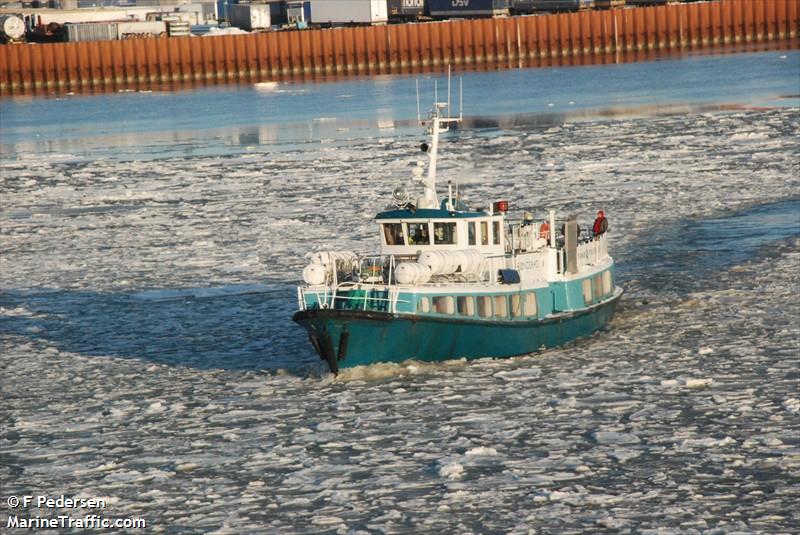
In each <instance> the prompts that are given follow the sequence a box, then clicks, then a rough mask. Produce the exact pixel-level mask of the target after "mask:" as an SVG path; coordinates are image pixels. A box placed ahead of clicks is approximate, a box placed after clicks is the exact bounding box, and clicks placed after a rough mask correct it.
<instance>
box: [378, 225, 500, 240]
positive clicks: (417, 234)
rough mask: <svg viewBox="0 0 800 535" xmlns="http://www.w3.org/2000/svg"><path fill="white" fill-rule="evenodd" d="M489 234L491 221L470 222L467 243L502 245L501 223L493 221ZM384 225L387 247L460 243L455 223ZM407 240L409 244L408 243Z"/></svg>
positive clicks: (384, 237)
mask: <svg viewBox="0 0 800 535" xmlns="http://www.w3.org/2000/svg"><path fill="white" fill-rule="evenodd" d="M491 223H492V231H491V233H490V232H489V221H470V222H468V223H467V242H468V244H469V245H478V240H480V244H481V245H489V240H490V235H491V242H492V244H494V245H500V237H501V236H500V234H501V230H500V222H499V221H492V222H491ZM432 227H433V235H431V225H429V224H428V223H383V239H384V241H385V242H386V245H406V244H407V245H454V244H457V243H458V235H457V233H456V224H455V223H444V222H438V223H437V222H434V223H432ZM406 240H407V241H408V243H406ZM431 241H432V243H431Z"/></svg>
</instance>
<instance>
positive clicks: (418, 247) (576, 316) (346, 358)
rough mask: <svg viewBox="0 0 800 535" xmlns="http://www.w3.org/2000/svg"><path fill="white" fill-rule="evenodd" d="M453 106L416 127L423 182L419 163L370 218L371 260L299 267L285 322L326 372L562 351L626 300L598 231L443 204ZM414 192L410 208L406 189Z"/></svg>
mask: <svg viewBox="0 0 800 535" xmlns="http://www.w3.org/2000/svg"><path fill="white" fill-rule="evenodd" d="M448 93H449V90H448ZM437 100H438V99H437ZM449 100H450V99H449V96H448V102H446V103H443V102H435V103H434V105H433V108H432V109H431V112H430V115H429V117H428V118H427V119H426V120H424V121H420V123H421V124H422V125H423V126H425V128H426V131H427V134H428V135H429V136H430V141H429V142H424V143H422V145H421V147H420V148H421V150H422V152H424V153H425V154H426V155H427V157H428V162H427V173H426V172H425V162H424V160H423V161H418V162H417V165H416V167H414V168H413V169H414V172H413V177H412V179H411V181H410V183H409V184H403V185H400V186H398V187H397V188H395V189H394V191H392V193H391V203H390V205H389V206H388V207H387V208H386V209H384V210H383V211H381V212H379V213H378V214H377V215H376V216H375V222H376V224H377V229H376V230H377V231H378V233H379V239H380V248H379V250H378V252H377V253H373V254H356V253H354V252H352V251H318V252H315V253H313V254H311V255H310V256H311V262H310V264H309V265H307V266H306V267H305V268H304V269H303V281H304V284H302V285H300V286H298V288H297V300H298V309H299V310H298V311H297V312H296V313H295V314H294V316H293V318H292V319H293V320H294V321H295V322H296V323H298V324H299V325H301V326H302V327H303V328H305V330H306V331H307V332H308V337H309V340H310V342H311V345H312V346H313V347H314V349H315V350H316V352H317V354H318V355H319V357H320V358H321V359H322V360H323V361H325V362H326V363H327V364H328V367H329V368H330V370H331V372H333V373H334V374H337V373H338V372H339V370H341V369H343V368H352V367H355V366H361V365H370V364H373V363H379V362H383V363H401V362H403V361H406V360H409V359H415V360H418V361H427V362H435V361H443V360H447V359H477V358H487V357H488V358H499V357H511V356H517V355H525V354H529V353H533V352H537V351H540V350H543V349H547V348H552V347H556V346H561V345H564V344H567V343H569V342H572V341H574V340H576V339H578V338H582V337H587V336H589V335H591V334H593V333H595V332H597V331H599V330H602V329H604V328H605V327H606V326H607V324H608V322H609V320H610V319H611V317H612V316H613V314H614V309H615V307H616V305H617V303H618V302H619V300H620V296H621V295H622V293H623V290H622V288H620V287H618V286H617V285H616V277H615V268H614V260H613V259H612V257H611V256H610V255H609V253H608V232H605V231H604V230H605V229H603V231H600V232H597V233H595V232H583V233H581V230H580V227H579V226H578V223H577V217H576V216H575V215H571V216H569V217H566V218H563V219H557V218H556V213H555V211H553V210H550V211H549V212H548V214H547V216H546V217H543V218H542V219H540V220H536V219H534V218H533V217H532V214H531V213H530V212H524V213H523V217H522V218H521V219H518V220H516V221H515V218H513V217H511V216H510V215H509V203H508V201H506V200H502V199H498V200H495V201H494V202H490V203H487V204H486V205H485V208H484V207H482V208H479V209H476V208H474V207H469V206H468V205H467V203H465V202H464V200H462V198H461V194H460V192H459V191H458V184H457V181H455V182H454V181H453V180H449V181H448V183H447V191H446V193H442V195H441V198H440V193H439V191H437V177H436V165H437V157H438V151H439V139H440V136H441V135H442V134H444V133H446V132H448V131H450V130H451V129H452V128H453V127H454V126H455V125H457V123H459V122H460V121H461V120H462V116H461V113H459V116H458V117H450V116H449V115H450V114H449V111H450V109H449V108H450V105H449ZM416 182H419V183H421V186H422V192H421V195H419V196H418V197H416V198H415V199H414V198H412V197H411V195H410V194H409V193H408V187H407V186H409V185H413V184H414V183H416ZM557 225H558V226H557Z"/></svg>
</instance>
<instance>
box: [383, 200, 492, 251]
mask: <svg viewBox="0 0 800 535" xmlns="http://www.w3.org/2000/svg"><path fill="white" fill-rule="evenodd" d="M375 219H376V220H377V221H378V224H379V225H380V234H381V254H385V255H396V256H414V255H417V254H419V253H420V252H424V251H433V250H458V249H467V248H469V249H474V250H477V251H479V252H481V253H484V254H487V255H495V254H503V252H504V251H505V247H506V232H505V226H504V225H505V218H504V216H503V214H502V213H497V214H489V213H486V212H450V211H447V210H435V209H417V210H409V209H403V210H390V211H387V212H381V213H379V214H378V215H377V216H376V218H375Z"/></svg>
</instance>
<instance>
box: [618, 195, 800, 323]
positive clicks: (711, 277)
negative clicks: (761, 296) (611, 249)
mask: <svg viewBox="0 0 800 535" xmlns="http://www.w3.org/2000/svg"><path fill="white" fill-rule="evenodd" d="M797 237H800V198H798V199H788V200H785V201H779V202H774V203H769V204H763V205H758V206H754V207H750V208H747V209H744V210H741V211H738V212H734V213H732V214H729V215H726V216H723V217H716V218H708V219H685V220H681V221H676V222H673V223H671V224H669V225H665V226H663V227H660V228H656V229H653V231H652V232H651V233H648V234H647V235H645V236H643V237H641V238H640V239H637V240H634V241H633V242H631V243H630V244H629V245H628V247H627V250H625V251H622V254H620V257H621V259H622V260H621V261H620V262H619V268H618V269H619V277H620V280H621V284H622V285H623V286H624V287H625V288H626V290H627V291H628V295H629V296H630V295H636V294H637V293H638V292H637V290H644V291H645V292H647V293H653V292H657V293H658V294H659V295H661V296H669V295H670V294H673V295H681V296H683V295H686V294H688V293H692V292H698V291H703V290H715V289H718V288H719V286H720V284H726V283H725V282H724V281H723V279H721V278H720V277H719V274H720V273H721V272H724V271H727V270H729V269H731V268H732V267H734V266H737V265H741V264H744V263H746V262H749V261H752V260H755V259H758V258H765V257H769V256H770V255H773V254H775V253H776V252H778V251H779V250H780V246H781V244H786V243H787V242H789V240H792V239H796V238H797ZM637 287H638V288H637ZM629 301H630V299H629ZM625 308H626V307H625V301H624V300H623V306H622V307H621V310H622V311H623V313H624V310H625Z"/></svg>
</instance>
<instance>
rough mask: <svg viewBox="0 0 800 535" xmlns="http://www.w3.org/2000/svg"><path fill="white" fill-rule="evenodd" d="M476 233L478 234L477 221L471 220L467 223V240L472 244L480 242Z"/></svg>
mask: <svg viewBox="0 0 800 535" xmlns="http://www.w3.org/2000/svg"><path fill="white" fill-rule="evenodd" d="M475 234H476V232H475V222H474V221H470V222H469V223H467V240H468V241H469V244H470V245H475V244H476V243H478V242H477V241H476V239H475Z"/></svg>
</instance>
